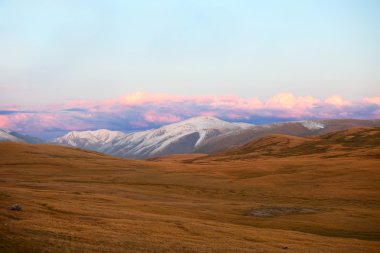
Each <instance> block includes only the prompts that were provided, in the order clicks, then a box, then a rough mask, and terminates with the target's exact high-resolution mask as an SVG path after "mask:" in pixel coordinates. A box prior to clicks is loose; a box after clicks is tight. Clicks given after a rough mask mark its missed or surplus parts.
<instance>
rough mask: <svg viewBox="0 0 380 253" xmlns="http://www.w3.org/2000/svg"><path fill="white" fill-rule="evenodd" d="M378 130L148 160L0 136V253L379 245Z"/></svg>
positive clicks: (360, 248)
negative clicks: (302, 149) (6, 139)
mask: <svg viewBox="0 0 380 253" xmlns="http://www.w3.org/2000/svg"><path fill="white" fill-rule="evenodd" d="M374 132H375V133H374ZM363 133H368V134H367V135H366V136H370V137H368V138H371V140H372V141H366V140H367V139H368V138H367V139H366V138H364V137H363ZM378 134H379V131H378V129H371V130H368V129H367V130H364V132H363V131H359V132H357V131H356V130H355V131H353V132H346V133H345V134H343V136H341V135H331V136H330V137H329V136H325V137H323V138H325V139H326V142H322V141H323V138H319V139H314V140H305V141H302V140H299V139H296V140H294V141H292V140H286V141H285V142H284V141H283V138H284V137H283V136H282V137H276V138H274V139H272V141H273V140H274V142H273V143H274V146H276V147H277V148H278V149H276V148H274V146H273V145H267V144H268V139H265V140H264V141H266V144H265V145H267V148H269V150H270V152H269V153H268V152H264V153H263V155H259V156H257V155H254V154H257V153H256V151H257V150H256V148H257V145H258V146H260V145H262V144H260V143H255V144H251V145H253V148H252V149H249V146H245V147H244V149H245V152H241V151H238V150H234V151H232V152H233V153H229V154H228V153H224V154H220V155H217V156H205V155H201V154H200V155H196V154H195V155H175V156H170V157H165V158H158V159H152V160H150V161H132V160H125V159H118V158H113V157H109V156H105V155H102V154H98V153H94V152H87V151H83V150H78V149H71V148H66V147H58V146H50V145H29V144H20V143H1V144H0V252H287V251H288V252H380V173H379V170H380V160H379V159H378V155H379V154H380V153H379V145H378V144H377V142H376V138H377V136H378ZM347 136H354V137H347ZM360 136H362V137H363V138H364V140H362V139H360V138H362V137H360ZM334 138H335V139H334ZM285 139H286V138H285ZM334 140H335V141H334ZM350 140H351V142H352V141H356V142H357V143H356V144H355V143H353V144H352V145H351V146H350V145H349V144H345V141H349V142H350ZM342 141H343V143H342ZM363 142H364V144H363V145H361V144H360V143H363ZM279 143H282V144H281V145H282V146H281V145H279ZM284 143H285V144H286V143H288V144H289V145H288V146H289V147H288V148H287V149H286V150H288V152H290V151H289V150H290V149H289V148H291V149H294V151H295V152H294V153H291V152H290V153H288V154H289V155H286V156H281V155H278V154H280V153H282V152H284V146H283V145H285V144H284ZM365 143H367V144H368V145H367V144H365ZM293 144H294V145H293ZM300 145H306V146H304V147H307V145H311V146H310V147H316V145H317V146H318V145H319V146H320V147H322V146H323V148H324V149H323V152H315V153H313V152H304V153H302V152H300V148H299V147H300ZM280 146H281V147H280ZM285 146H286V145H285ZM301 147H302V146H301ZM350 147H351V148H350ZM285 148H286V147H285ZM261 150H262V149H261ZM14 203H19V204H20V205H21V206H22V208H23V210H22V211H11V210H9V207H10V206H11V205H12V204H14ZM305 210H306V211H305ZM258 213H259V214H262V213H264V214H265V215H256V214H258Z"/></svg>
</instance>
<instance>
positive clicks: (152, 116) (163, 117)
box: [144, 111, 181, 123]
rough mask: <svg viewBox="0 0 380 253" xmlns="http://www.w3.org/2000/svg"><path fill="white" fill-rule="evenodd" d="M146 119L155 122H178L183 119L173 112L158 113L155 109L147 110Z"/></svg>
mask: <svg viewBox="0 0 380 253" xmlns="http://www.w3.org/2000/svg"><path fill="white" fill-rule="evenodd" d="M144 119H145V120H146V121H148V122H153V123H173V122H177V121H180V120H181V118H180V117H178V116H176V115H173V114H169V113H156V112H153V111H148V112H146V113H145V114H144Z"/></svg>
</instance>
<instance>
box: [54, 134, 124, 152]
mask: <svg viewBox="0 0 380 253" xmlns="http://www.w3.org/2000/svg"><path fill="white" fill-rule="evenodd" d="M122 137H125V134H124V133H122V132H119V131H111V130H107V129H99V130H94V131H71V132H69V133H67V134H65V135H64V136H62V137H58V138H55V139H53V140H52V142H53V143H57V144H64V145H69V146H74V147H83V145H84V146H86V147H87V148H89V147H90V146H94V148H93V149H96V148H95V146H98V145H104V144H106V143H108V142H112V141H114V140H115V139H117V138H122Z"/></svg>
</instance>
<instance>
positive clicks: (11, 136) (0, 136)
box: [0, 129, 43, 143]
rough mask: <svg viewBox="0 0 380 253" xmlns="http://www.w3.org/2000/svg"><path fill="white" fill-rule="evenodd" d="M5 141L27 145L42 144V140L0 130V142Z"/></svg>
mask: <svg viewBox="0 0 380 253" xmlns="http://www.w3.org/2000/svg"><path fill="white" fill-rule="evenodd" d="M5 141H10V142H27V143H42V142H43V141H42V140H40V139H38V138H35V137H31V136H28V135H23V134H19V133H17V132H14V131H11V130H8V129H0V142H5Z"/></svg>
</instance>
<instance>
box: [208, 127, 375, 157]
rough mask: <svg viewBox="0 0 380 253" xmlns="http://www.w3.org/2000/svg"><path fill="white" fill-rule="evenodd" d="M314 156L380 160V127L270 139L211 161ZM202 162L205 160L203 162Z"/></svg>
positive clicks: (269, 136) (275, 135)
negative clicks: (222, 158)
mask: <svg viewBox="0 0 380 253" xmlns="http://www.w3.org/2000/svg"><path fill="white" fill-rule="evenodd" d="M304 155H313V156H318V157H323V158H336V157H353V156H361V157H371V158H376V159H379V158H380V127H365V128H351V129H347V130H342V131H337V132H332V133H328V134H323V135H319V136H314V137H309V138H301V137H295V136H289V135H279V134H274V135H268V136H265V137H262V138H259V139H256V140H254V141H251V142H249V143H247V144H245V145H243V146H240V147H236V148H233V149H230V150H226V151H224V152H220V153H217V154H215V155H212V156H211V158H212V159H214V158H218V157H219V158H220V157H224V158H226V159H237V160H240V159H249V158H258V157H263V156H264V157H291V156H304ZM201 159H202V158H201Z"/></svg>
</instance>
